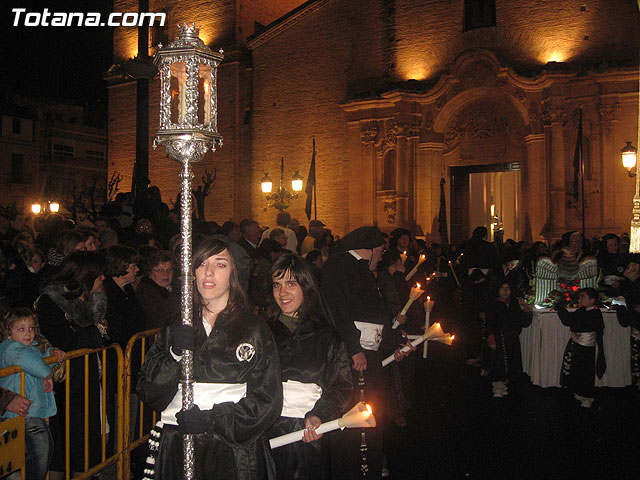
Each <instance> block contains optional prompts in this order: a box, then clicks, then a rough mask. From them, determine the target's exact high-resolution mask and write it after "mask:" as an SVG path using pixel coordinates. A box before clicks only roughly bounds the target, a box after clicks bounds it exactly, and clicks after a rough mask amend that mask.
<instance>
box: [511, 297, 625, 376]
mask: <svg viewBox="0 0 640 480" xmlns="http://www.w3.org/2000/svg"><path fill="white" fill-rule="evenodd" d="M602 316H603V319H604V327H605V328H604V336H603V343H604V356H605V360H606V362H607V370H606V372H605V374H604V375H603V377H602V378H601V379H600V378H597V377H596V383H595V385H596V387H624V386H627V385H631V367H630V359H631V346H630V339H629V336H630V333H631V329H630V327H622V326H620V323H618V319H617V317H616V313H615V311H613V310H611V311H607V310H606V309H603V311H602ZM570 337H571V331H570V330H569V327H566V326H564V325H563V324H562V322H561V321H560V318H559V317H558V314H557V313H556V312H555V311H553V310H550V309H543V310H537V311H535V312H534V313H533V319H532V322H531V325H530V326H529V327H527V328H523V329H522V333H520V346H521V349H522V368H523V370H524V372H525V373H526V374H527V375H529V377H531V382H532V383H533V384H534V385H538V386H540V387H545V388H546V387H559V386H560V370H561V369H562V359H563V355H564V349H565V347H566V346H567V342H568V341H569V338H570Z"/></svg>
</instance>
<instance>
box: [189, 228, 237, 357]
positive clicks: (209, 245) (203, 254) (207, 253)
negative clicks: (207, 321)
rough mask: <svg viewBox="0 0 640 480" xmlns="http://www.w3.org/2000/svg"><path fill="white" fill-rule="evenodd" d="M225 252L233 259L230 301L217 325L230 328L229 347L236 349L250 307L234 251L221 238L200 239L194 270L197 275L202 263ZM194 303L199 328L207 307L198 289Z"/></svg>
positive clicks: (231, 261)
mask: <svg viewBox="0 0 640 480" xmlns="http://www.w3.org/2000/svg"><path fill="white" fill-rule="evenodd" d="M224 250H227V251H228V252H229V257H230V258H231V260H230V266H231V274H230V276H229V301H228V302H227V306H226V307H225V308H224V309H223V310H222V312H220V314H219V315H218V318H217V319H216V325H219V324H220V325H228V326H229V329H228V330H227V335H228V338H229V343H230V345H229V347H230V348H235V347H236V344H237V343H238V342H239V341H240V339H241V338H242V336H243V335H244V334H245V333H246V329H244V317H245V316H246V315H247V311H248V307H247V296H246V294H245V292H244V290H243V289H242V286H241V284H240V280H239V278H238V267H237V265H236V259H235V258H234V256H233V255H232V251H231V249H230V248H229V243H228V242H227V241H225V240H222V239H220V238H213V239H212V238H207V237H202V238H200V239H198V241H197V243H196V244H195V246H194V248H193V263H192V270H193V274H194V275H195V273H196V270H197V269H198V267H200V265H201V264H202V262H204V261H205V260H206V259H207V258H209V257H211V256H213V255H216V254H218V253H220V252H222V251H224ZM193 303H194V306H195V309H194V311H195V312H197V313H199V314H200V317H199V319H198V320H197V321H195V322H194V325H196V326H197V328H199V327H200V325H201V324H202V322H201V317H202V311H203V309H205V308H206V306H205V305H204V302H203V301H202V296H201V295H200V292H198V289H197V288H196V289H195V290H194V292H193Z"/></svg>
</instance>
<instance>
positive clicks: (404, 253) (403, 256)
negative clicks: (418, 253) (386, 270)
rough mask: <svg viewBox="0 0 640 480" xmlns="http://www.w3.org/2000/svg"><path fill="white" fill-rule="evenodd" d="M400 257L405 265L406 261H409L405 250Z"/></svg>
mask: <svg viewBox="0 0 640 480" xmlns="http://www.w3.org/2000/svg"><path fill="white" fill-rule="evenodd" d="M400 258H401V259H402V264H403V265H404V264H405V262H406V261H407V251H406V250H404V251H403V252H402V253H401V254H400Z"/></svg>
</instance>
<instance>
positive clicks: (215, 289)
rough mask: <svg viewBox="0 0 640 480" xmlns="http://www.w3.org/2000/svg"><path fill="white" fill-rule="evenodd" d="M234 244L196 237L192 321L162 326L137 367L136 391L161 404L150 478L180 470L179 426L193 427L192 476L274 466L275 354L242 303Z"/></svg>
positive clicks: (257, 473) (240, 473) (258, 472)
mask: <svg viewBox="0 0 640 480" xmlns="http://www.w3.org/2000/svg"><path fill="white" fill-rule="evenodd" d="M233 248H242V247H240V246H238V245H235V244H233V245H232V244H231V243H230V242H228V241H225V240H222V239H205V240H201V241H200V242H198V243H197V244H196V245H195V247H194V255H193V273H194V275H195V279H196V282H195V283H196V289H195V291H194V310H193V311H194V316H193V326H186V325H181V324H179V323H174V324H173V325H171V326H170V327H167V328H165V329H163V330H162V332H161V333H160V336H159V337H158V340H157V341H156V342H155V343H154V344H153V346H152V347H151V349H150V350H149V352H148V354H147V356H146V361H145V364H144V365H143V366H142V368H141V371H140V375H139V378H138V387H137V391H138V395H139V396H140V397H141V399H142V400H143V401H144V402H145V403H146V404H147V406H149V407H150V408H153V409H154V410H158V411H161V412H162V416H161V419H162V422H161V425H159V426H158V430H160V428H161V434H160V438H159V440H158V444H157V445H158V447H157V451H156V450H155V447H152V452H153V454H154V455H156V458H154V460H153V465H154V470H155V472H154V478H157V479H165V478H179V477H181V476H182V471H183V462H182V458H183V455H182V452H183V444H182V439H183V434H193V435H194V460H195V466H194V469H195V478H198V479H207V478H211V479H213V478H215V479H216V480H218V479H262V478H267V472H268V471H271V473H273V470H272V467H273V465H272V463H271V459H270V455H269V447H268V444H267V439H266V436H265V432H266V430H267V429H268V428H269V426H270V425H271V424H273V422H274V421H275V420H276V419H277V418H278V415H279V414H280V411H281V409H282V385H281V380H280V362H279V359H278V352H277V349H276V346H275V342H274V340H273V336H272V335H271V332H270V331H269V328H268V327H267V325H266V324H265V323H264V322H263V321H262V320H261V319H260V318H258V317H256V316H254V315H252V314H251V313H250V312H249V311H248V309H247V304H246V299H245V295H244V292H243V291H242V289H241V287H240V283H239V281H238V271H237V269H236V259H235V253H233V254H232V252H233V250H232V249H233ZM184 349H188V350H191V351H193V372H194V380H195V384H194V397H193V398H194V406H193V408H191V409H189V410H188V411H186V412H181V411H180V409H181V405H182V393H181V389H180V388H179V380H180V378H181V371H180V359H181V356H182V352H183V350H184ZM153 435H154V436H156V435H158V432H157V431H154V433H153ZM269 467H271V468H269Z"/></svg>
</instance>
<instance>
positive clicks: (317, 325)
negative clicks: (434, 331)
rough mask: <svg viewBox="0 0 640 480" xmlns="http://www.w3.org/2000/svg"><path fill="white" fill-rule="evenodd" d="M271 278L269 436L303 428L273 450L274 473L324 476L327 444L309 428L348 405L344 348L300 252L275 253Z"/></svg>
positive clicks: (348, 378)
mask: <svg viewBox="0 0 640 480" xmlns="http://www.w3.org/2000/svg"><path fill="white" fill-rule="evenodd" d="M271 278H272V291H273V295H271V298H270V306H269V309H268V312H269V320H270V326H271V331H272V332H273V336H274V338H275V340H276V343H277V345H278V351H279V353H280V365H281V367H282V381H283V391H284V401H283V409H282V414H281V416H280V418H279V419H278V420H277V421H276V423H275V424H274V425H273V426H272V427H271V429H270V430H269V437H271V438H273V437H277V436H280V435H284V434H285V433H289V432H293V431H297V430H301V429H303V428H306V429H307V431H306V432H305V434H304V437H303V441H302V442H296V443H293V444H290V445H285V446H283V447H280V448H277V449H275V450H273V452H272V455H273V458H274V460H275V463H276V471H277V474H278V478H282V479H286V478H298V479H305V480H308V479H325V478H329V466H330V465H329V462H328V456H327V450H326V449H327V445H328V444H327V443H326V438H320V437H322V435H318V434H317V433H315V429H316V428H318V427H319V426H320V425H321V424H322V422H327V421H330V420H334V419H336V418H338V417H340V416H341V415H342V414H343V413H345V412H346V410H347V407H349V406H350V405H349V402H350V401H351V395H352V381H351V365H350V360H349V356H348V354H347V348H346V346H345V345H344V343H343V342H342V341H341V340H340V338H339V337H338V335H337V333H336V331H335V330H334V328H333V326H332V324H331V322H330V321H328V320H327V316H328V315H327V314H326V313H323V311H322V310H323V309H322V306H321V301H320V294H319V291H318V286H317V285H316V283H315V280H314V278H313V273H312V272H311V269H310V268H309V266H308V265H307V263H306V261H305V260H304V259H303V258H302V257H300V256H298V255H295V254H286V255H283V256H281V257H280V258H279V259H278V260H277V261H276V262H275V263H274V264H273V266H272V267H271ZM332 434H334V433H332ZM335 434H337V435H340V434H341V432H337V433H335ZM330 435H331V434H330Z"/></svg>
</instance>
